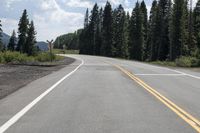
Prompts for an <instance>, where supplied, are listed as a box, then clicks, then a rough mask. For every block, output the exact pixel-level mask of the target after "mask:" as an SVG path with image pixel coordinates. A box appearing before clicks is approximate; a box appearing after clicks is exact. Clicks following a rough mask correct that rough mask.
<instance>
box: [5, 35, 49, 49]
mask: <svg viewBox="0 0 200 133" xmlns="http://www.w3.org/2000/svg"><path fill="white" fill-rule="evenodd" d="M9 40H10V36H9V35H8V34H6V33H4V32H3V33H2V42H3V45H6V46H8V43H9ZM36 46H38V47H39V49H40V50H42V51H48V50H49V48H48V44H47V43H46V42H42V41H41V42H37V43H36Z"/></svg>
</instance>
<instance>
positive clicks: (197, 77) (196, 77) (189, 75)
mask: <svg viewBox="0 0 200 133" xmlns="http://www.w3.org/2000/svg"><path fill="white" fill-rule="evenodd" d="M142 64H143V63H142ZM146 65H150V66H152V67H154V68H159V69H165V70H169V71H172V72H176V73H179V74H182V75H185V76H188V77H192V78H195V79H200V77H199V76H194V75H191V74H187V73H184V72H181V71H178V70H173V69H170V68H167V67H161V66H155V65H151V64H146Z"/></svg>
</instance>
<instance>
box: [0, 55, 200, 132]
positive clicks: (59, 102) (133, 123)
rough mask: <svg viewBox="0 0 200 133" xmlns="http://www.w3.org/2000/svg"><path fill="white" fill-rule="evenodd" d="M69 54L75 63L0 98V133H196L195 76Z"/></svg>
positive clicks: (199, 90)
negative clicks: (74, 59)
mask: <svg viewBox="0 0 200 133" xmlns="http://www.w3.org/2000/svg"><path fill="white" fill-rule="evenodd" d="M69 56H70V57H73V58H76V59H77V60H76V61H75V62H74V63H73V64H71V65H69V66H67V67H66V68H63V69H62V70H60V71H57V72H54V73H52V74H50V75H48V76H46V77H43V78H41V79H38V80H36V81H33V82H32V83H31V84H29V85H27V86H25V87H23V88H22V89H20V90H19V91H17V92H15V93H13V94H11V95H10V96H8V97H6V98H4V99H2V100H0V125H1V127H0V133H3V132H6V133H196V132H200V125H198V122H199V118H200V96H199V95H200V83H199V81H200V73H198V72H194V71H190V70H187V69H178V68H177V69H176V70H175V69H169V68H166V67H158V66H154V65H149V64H145V63H140V62H135V61H126V60H120V59H112V58H106V57H95V56H84V55H69ZM179 108H180V109H179Z"/></svg>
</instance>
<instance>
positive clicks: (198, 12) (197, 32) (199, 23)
mask: <svg viewBox="0 0 200 133" xmlns="http://www.w3.org/2000/svg"><path fill="white" fill-rule="evenodd" d="M193 18H194V20H193V21H194V36H195V38H196V44H197V47H198V49H199V50H198V54H199V55H198V56H199V57H200V0H198V1H197V3H196V6H195V9H194V14H193Z"/></svg>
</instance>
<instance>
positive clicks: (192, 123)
mask: <svg viewBox="0 0 200 133" xmlns="http://www.w3.org/2000/svg"><path fill="white" fill-rule="evenodd" d="M109 64H111V63H109ZM111 65H113V66H115V67H116V68H118V69H119V70H121V71H122V72H123V73H125V74H126V75H127V76H128V77H130V78H131V79H132V80H134V81H135V82H137V83H138V84H139V85H141V86H142V87H143V88H144V89H145V90H147V91H148V92H149V93H151V94H152V95H153V96H155V97H156V98H157V99H158V100H159V101H161V102H162V103H163V104H165V105H166V106H167V107H168V108H170V109H171V110H172V111H173V112H175V113H176V114H177V115H178V116H179V117H181V118H182V119H183V120H184V121H186V122H187V123H188V124H189V125H190V126H192V127H193V128H194V129H195V130H196V131H197V132H198V133H200V121H199V120H198V119H196V118H194V117H193V116H192V115H190V114H189V113H187V112H186V111H184V110H183V109H182V108H180V107H179V106H177V105H176V104H175V103H173V102H172V101H171V100H169V99H168V98H166V97H165V96H163V95H162V94H160V93H159V92H158V91H156V90H155V89H153V88H152V87H150V86H149V85H148V84H146V83H145V82H144V81H142V80H141V79H139V78H138V77H136V76H134V75H133V74H132V73H131V72H129V71H127V70H125V69H124V68H122V67H120V66H119V65H115V64H111Z"/></svg>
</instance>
